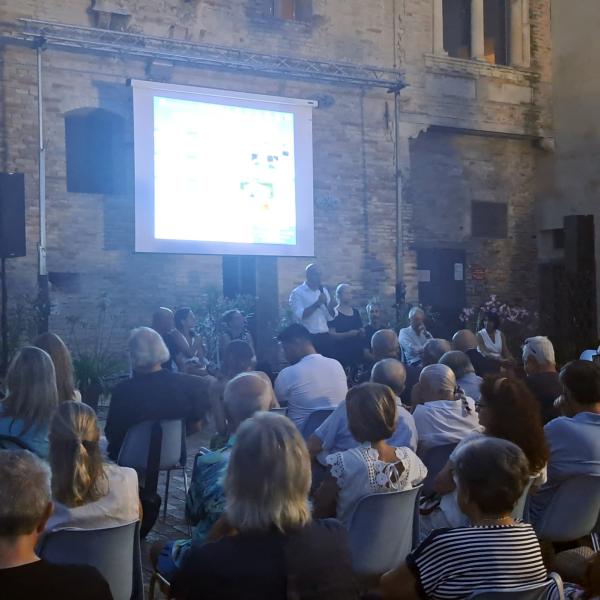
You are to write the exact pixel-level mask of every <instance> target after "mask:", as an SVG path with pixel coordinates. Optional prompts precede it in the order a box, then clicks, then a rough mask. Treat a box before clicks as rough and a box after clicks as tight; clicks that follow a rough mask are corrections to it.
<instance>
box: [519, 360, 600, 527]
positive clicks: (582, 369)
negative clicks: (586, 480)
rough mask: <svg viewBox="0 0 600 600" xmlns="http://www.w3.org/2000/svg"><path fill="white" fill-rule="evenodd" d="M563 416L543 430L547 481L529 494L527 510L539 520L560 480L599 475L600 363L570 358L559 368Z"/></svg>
mask: <svg viewBox="0 0 600 600" xmlns="http://www.w3.org/2000/svg"><path fill="white" fill-rule="evenodd" d="M560 381H561V383H562V385H563V394H562V396H561V401H560V403H559V404H560V409H561V410H562V413H563V415H564V416H561V417H557V418H556V419H553V420H552V421H550V422H549V423H548V424H547V425H546V426H545V427H544V432H545V435H546V441H547V443H548V446H549V448H550V458H549V460H548V481H547V482H546V484H545V485H543V486H542V487H541V489H540V490H539V492H538V493H537V494H535V495H534V496H532V498H531V505H530V513H531V517H532V519H533V522H534V523H535V522H536V521H539V520H540V519H541V518H542V516H543V513H544V510H545V508H546V507H547V506H548V504H549V503H550V502H551V501H552V498H553V496H554V494H555V493H556V490H557V489H558V487H559V486H560V484H561V483H563V482H564V481H566V480H567V479H569V478H571V477H574V476H576V475H594V476H598V475H600V366H599V365H597V364H596V363H594V362H588V361H585V360H574V361H572V362H570V363H569V364H567V365H566V366H565V367H563V368H562V370H561V372H560Z"/></svg>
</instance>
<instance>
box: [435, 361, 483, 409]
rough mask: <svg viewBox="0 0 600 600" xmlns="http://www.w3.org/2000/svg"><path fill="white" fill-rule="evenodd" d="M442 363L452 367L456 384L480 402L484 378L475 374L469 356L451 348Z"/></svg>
mask: <svg viewBox="0 0 600 600" xmlns="http://www.w3.org/2000/svg"><path fill="white" fill-rule="evenodd" d="M438 362H439V363H440V364H442V365H446V366H447V367H450V368H451V369H452V371H453V373H454V376H455V377H456V384H457V385H458V387H460V389H461V390H462V391H463V392H464V393H465V394H466V395H467V396H468V397H469V398H473V400H475V402H479V396H480V395H481V392H480V388H481V382H482V381H483V379H482V378H481V377H479V375H476V374H475V369H474V368H473V365H472V363H471V361H470V359H469V357H468V356H467V355H466V354H465V353H464V352H460V351H458V350H451V351H450V352H446V353H445V354H443V355H442V357H441V358H440V360H439V361H438Z"/></svg>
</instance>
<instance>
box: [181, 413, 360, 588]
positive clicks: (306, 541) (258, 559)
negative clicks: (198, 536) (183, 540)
mask: <svg viewBox="0 0 600 600" xmlns="http://www.w3.org/2000/svg"><path fill="white" fill-rule="evenodd" d="M310 481H311V473H310V458H309V455H308V450H307V449H306V445H305V444H304V441H303V439H302V437H301V435H300V434H299V432H298V431H297V429H296V428H295V427H294V425H293V424H292V422H291V421H289V420H288V419H287V418H286V417H283V416H281V415H277V414H273V413H259V414H257V415H255V416H254V417H252V418H251V419H248V420H247V421H245V422H244V423H243V424H242V425H241V426H240V428H239V429H238V430H237V435H236V443H235V446H234V447H233V450H232V453H231V458H230V460H229V467H228V470H227V475H226V478H225V493H226V497H227V512H226V517H225V518H224V519H223V521H222V522H220V524H217V525H220V527H218V526H217V527H215V529H213V534H212V535H213V539H214V538H219V536H223V537H220V539H218V541H215V542H213V543H208V544H204V545H202V546H200V545H193V546H192V549H191V550H190V553H189V557H188V558H187V559H186V561H185V563H184V565H183V568H182V570H181V571H180V572H179V574H178V575H177V576H176V578H175V581H174V582H173V586H172V593H173V595H174V597H175V598H186V599H192V598H194V599H195V598H198V599H199V598H211V600H233V599H237V598H269V599H270V600H286V599H288V598H306V597H310V598H311V599H315V600H319V599H322V600H342V599H343V600H346V599H349V600H351V599H353V598H356V597H357V594H356V590H355V587H354V582H353V577H352V568H351V564H350V556H349V551H348V547H347V540H346V534H345V531H344V529H343V528H342V526H341V525H340V524H339V523H338V522H337V521H332V520H322V521H313V520H312V519H311V514H310V507H309V504H308V499H307V498H308V490H309V488H310Z"/></svg>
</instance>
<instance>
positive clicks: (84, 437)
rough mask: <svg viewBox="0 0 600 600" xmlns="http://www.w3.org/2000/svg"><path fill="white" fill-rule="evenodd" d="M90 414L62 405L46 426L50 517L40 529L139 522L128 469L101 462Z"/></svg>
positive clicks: (82, 407)
mask: <svg viewBox="0 0 600 600" xmlns="http://www.w3.org/2000/svg"><path fill="white" fill-rule="evenodd" d="M99 441H100V429H99V428H98V422H97V420H96V413H95V412H94V411H93V410H92V409H91V408H90V407H89V406H87V405H86V404H83V403H81V402H63V403H62V404H60V405H59V407H58V410H57V411H56V413H55V414H54V418H53V419H52V424H51V426H50V455H49V462H50V467H51V469H52V498H53V501H54V513H53V514H52V516H51V517H50V519H49V521H48V523H47V525H46V529H47V530H48V531H53V530H56V529H65V528H67V527H76V528H77V529H100V528H104V527H113V526H115V525H122V524H125V523H131V522H133V521H137V520H138V519H139V518H140V501H139V496H138V477H137V473H136V472H135V471H134V470H133V469H129V468H127V467H119V466H117V465H115V464H112V463H108V462H105V461H104V459H103V458H102V455H101V453H100V444H99Z"/></svg>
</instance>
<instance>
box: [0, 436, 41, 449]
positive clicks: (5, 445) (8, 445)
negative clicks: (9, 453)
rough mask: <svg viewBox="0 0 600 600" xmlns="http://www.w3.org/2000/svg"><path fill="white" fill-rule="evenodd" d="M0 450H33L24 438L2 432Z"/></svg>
mask: <svg viewBox="0 0 600 600" xmlns="http://www.w3.org/2000/svg"><path fill="white" fill-rule="evenodd" d="M0 450H29V451H30V452H33V450H32V449H31V448H30V447H29V445H28V444H26V443H25V442H24V441H23V440H22V439H20V438H18V437H15V436H14V435H4V434H0Z"/></svg>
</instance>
